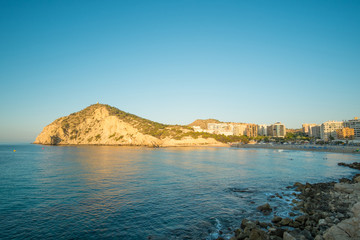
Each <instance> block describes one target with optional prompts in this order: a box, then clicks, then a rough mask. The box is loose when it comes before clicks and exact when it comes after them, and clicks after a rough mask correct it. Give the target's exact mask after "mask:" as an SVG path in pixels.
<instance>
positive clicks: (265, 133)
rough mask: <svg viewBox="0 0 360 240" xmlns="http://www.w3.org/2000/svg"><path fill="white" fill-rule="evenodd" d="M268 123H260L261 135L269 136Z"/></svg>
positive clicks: (259, 133) (259, 132)
mask: <svg viewBox="0 0 360 240" xmlns="http://www.w3.org/2000/svg"><path fill="white" fill-rule="evenodd" d="M267 127H268V126H267V125H266V124H260V125H258V135H259V136H267V135H268V134H267Z"/></svg>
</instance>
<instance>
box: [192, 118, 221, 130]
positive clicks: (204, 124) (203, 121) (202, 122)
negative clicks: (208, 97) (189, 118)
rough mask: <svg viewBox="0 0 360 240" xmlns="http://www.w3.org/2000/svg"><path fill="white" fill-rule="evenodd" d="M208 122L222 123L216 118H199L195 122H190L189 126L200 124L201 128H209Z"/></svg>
mask: <svg viewBox="0 0 360 240" xmlns="http://www.w3.org/2000/svg"><path fill="white" fill-rule="evenodd" d="M208 123H221V122H220V121H219V120H216V119H197V120H195V121H194V122H192V123H190V124H189V125H188V126H190V127H193V126H200V127H201V129H207V125H208Z"/></svg>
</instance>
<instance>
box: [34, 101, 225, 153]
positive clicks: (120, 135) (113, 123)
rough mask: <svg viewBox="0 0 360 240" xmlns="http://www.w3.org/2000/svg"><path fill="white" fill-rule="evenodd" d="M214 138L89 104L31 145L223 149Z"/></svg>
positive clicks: (221, 141) (51, 126)
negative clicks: (208, 146) (209, 147)
mask: <svg viewBox="0 0 360 240" xmlns="http://www.w3.org/2000/svg"><path fill="white" fill-rule="evenodd" d="M225 142H226V139H223V138H222V137H219V135H215V134H205V133H199V132H194V130H193V129H192V128H191V127H190V126H180V125H166V124H161V123H157V122H153V121H151V120H148V119H145V118H141V117H138V116H136V115H133V114H130V113H127V112H124V111H121V110H119V109H117V108H115V107H112V106H109V105H105V104H93V105H91V106H89V107H87V108H85V109H83V110H81V111H79V112H76V113H72V114H70V115H68V116H65V117H61V118H58V119H56V120H55V121H54V122H52V123H51V124H49V125H48V126H46V127H45V128H44V129H43V131H42V132H41V133H40V134H39V135H38V136H37V138H36V140H35V142H34V143H35V144H45V145H124V146H151V147H167V146H199V145H223V144H224V143H225Z"/></svg>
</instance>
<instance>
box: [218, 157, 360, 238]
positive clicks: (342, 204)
mask: <svg viewBox="0 0 360 240" xmlns="http://www.w3.org/2000/svg"><path fill="white" fill-rule="evenodd" d="M338 165H339V166H344V167H350V168H353V169H357V170H359V172H358V173H356V174H355V175H354V176H353V177H352V178H351V179H347V178H342V179H339V180H338V182H324V183H314V184H310V183H305V184H302V183H299V182H296V183H294V185H293V186H288V187H287V188H288V189H293V190H295V191H297V192H298V193H294V194H293V195H294V196H295V197H296V199H295V200H293V202H292V204H291V205H292V206H293V207H292V209H291V210H293V211H300V212H301V213H302V215H298V214H293V213H291V212H290V213H289V216H288V217H286V218H281V217H279V216H277V215H276V214H275V213H273V212H272V208H271V206H270V205H269V203H266V204H264V205H262V206H259V207H258V208H257V209H258V211H260V212H262V213H263V214H264V215H270V214H272V215H273V218H272V220H271V223H268V222H259V221H258V220H248V219H243V221H242V223H241V226H240V228H238V229H236V230H235V231H234V236H233V237H231V238H230V240H243V239H249V240H281V239H284V240H297V239H301V240H311V239H315V240H340V239H341V240H352V239H354V240H355V239H360V163H356V162H355V163H351V164H346V163H338ZM276 197H280V198H281V197H282V196H276ZM223 239H224V238H222V237H221V236H220V237H219V238H218V239H217V240H223Z"/></svg>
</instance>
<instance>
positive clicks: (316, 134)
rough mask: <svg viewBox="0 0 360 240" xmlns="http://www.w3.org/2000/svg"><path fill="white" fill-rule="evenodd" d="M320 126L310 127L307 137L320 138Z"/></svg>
mask: <svg viewBox="0 0 360 240" xmlns="http://www.w3.org/2000/svg"><path fill="white" fill-rule="evenodd" d="M320 128H321V126H320V125H315V126H311V127H310V129H309V137H313V138H320V136H321V135H320Z"/></svg>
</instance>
